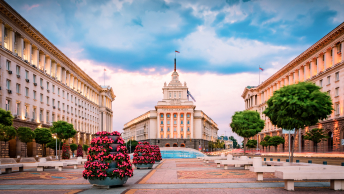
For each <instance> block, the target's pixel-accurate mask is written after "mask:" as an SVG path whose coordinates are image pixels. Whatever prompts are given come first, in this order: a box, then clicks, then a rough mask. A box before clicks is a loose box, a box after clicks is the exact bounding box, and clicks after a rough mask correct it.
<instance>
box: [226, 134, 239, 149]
mask: <svg viewBox="0 0 344 194" xmlns="http://www.w3.org/2000/svg"><path fill="white" fill-rule="evenodd" d="M228 139H230V140H232V141H233V148H237V145H238V141H237V140H236V139H235V138H234V137H233V136H230V137H229V138H228Z"/></svg>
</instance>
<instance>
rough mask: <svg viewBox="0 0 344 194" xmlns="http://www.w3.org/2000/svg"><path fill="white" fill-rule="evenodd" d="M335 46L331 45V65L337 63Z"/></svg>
mask: <svg viewBox="0 0 344 194" xmlns="http://www.w3.org/2000/svg"><path fill="white" fill-rule="evenodd" d="M337 56H338V54H337V47H336V45H335V46H333V47H332V66H333V65H335V64H336V63H337Z"/></svg>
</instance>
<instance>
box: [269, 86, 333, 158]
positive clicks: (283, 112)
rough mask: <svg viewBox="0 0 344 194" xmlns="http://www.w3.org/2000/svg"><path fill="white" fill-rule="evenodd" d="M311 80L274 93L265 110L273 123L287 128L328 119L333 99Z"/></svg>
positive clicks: (295, 127)
mask: <svg viewBox="0 0 344 194" xmlns="http://www.w3.org/2000/svg"><path fill="white" fill-rule="evenodd" d="M320 89H321V88H320V87H319V86H316V85H315V84H314V83H311V82H299V83H298V84H293V85H289V86H284V87H282V88H281V89H279V90H276V91H275V92H274V93H273V96H271V98H270V99H269V100H268V101H267V105H268V107H267V108H266V109H265V111H264V112H263V113H264V114H265V115H266V116H267V117H269V118H270V121H271V123H272V124H273V125H275V126H277V127H278V128H282V129H285V130H293V129H295V133H296V134H297V132H298V130H299V129H303V128H304V127H305V126H312V125H315V124H317V123H318V121H319V120H323V119H326V118H327V117H328V115H329V114H331V113H332V111H333V108H332V105H333V104H332V100H331V97H330V96H329V95H328V93H327V92H321V91H320ZM291 146H292V149H291V162H293V156H294V142H291Z"/></svg>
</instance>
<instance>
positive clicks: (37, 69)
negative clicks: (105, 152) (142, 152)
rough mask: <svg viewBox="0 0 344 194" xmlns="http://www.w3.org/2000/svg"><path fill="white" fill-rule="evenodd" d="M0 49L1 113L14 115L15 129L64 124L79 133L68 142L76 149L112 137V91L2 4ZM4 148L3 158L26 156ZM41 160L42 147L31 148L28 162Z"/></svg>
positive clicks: (13, 146) (13, 144) (17, 146)
mask: <svg viewBox="0 0 344 194" xmlns="http://www.w3.org/2000/svg"><path fill="white" fill-rule="evenodd" d="M0 45H1V46H0V86H1V87H0V108H3V109H5V110H9V111H11V113H12V114H13V116H14V117H15V119H14V126H15V127H16V128H18V127H19V126H27V127H30V128H31V129H32V130H34V129H36V128H37V127H46V128H49V127H50V126H51V124H52V122H54V121H58V120H64V121H67V122H69V123H71V124H73V125H74V128H75V129H76V130H77V131H78V133H77V135H76V136H75V137H74V138H72V139H70V140H69V142H70V143H71V142H73V143H77V144H88V143H89V142H90V139H91V136H92V134H94V133H96V132H98V131H112V115H113V112H112V101H114V100H115V95H114V93H113V90H112V88H111V87H104V86H100V85H99V84H97V83H96V82H95V81H94V80H93V79H92V78H91V77H90V76H88V75H87V74H86V73H85V72H84V71H82V70H81V69H80V67H78V66H77V65H76V64H75V63H73V61H71V60H70V59H69V58H68V57H67V56H65V55H64V54H63V53H62V52H61V51H60V50H59V49H58V48H56V47H55V46H54V45H53V44H52V43H51V42H50V41H49V40H48V39H46V38H45V37H44V36H43V35H42V34H41V33H40V32H38V31H37V30H36V29H35V28H34V27H33V26H32V25H31V24H30V23H28V22H27V21H26V20H25V19H24V18H23V17H22V16H20V15H19V14H18V13H17V12H16V11H15V10H14V9H13V8H11V7H10V6H9V5H8V4H7V3H6V2H4V1H3V0H1V1H0ZM0 146H1V152H0V153H1V155H2V157H8V156H10V157H16V156H17V155H22V156H23V155H25V152H24V151H23V150H25V145H24V144H22V143H21V142H20V141H19V140H11V141H10V142H9V143H6V144H5V143H4V142H1V145H0ZM40 154H41V148H40V145H38V144H36V143H35V142H32V143H29V144H28V156H35V155H40Z"/></svg>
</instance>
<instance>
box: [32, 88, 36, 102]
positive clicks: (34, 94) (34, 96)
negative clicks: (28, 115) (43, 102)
mask: <svg viewBox="0 0 344 194" xmlns="http://www.w3.org/2000/svg"><path fill="white" fill-rule="evenodd" d="M33 99H34V100H36V91H35V90H34V91H33Z"/></svg>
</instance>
